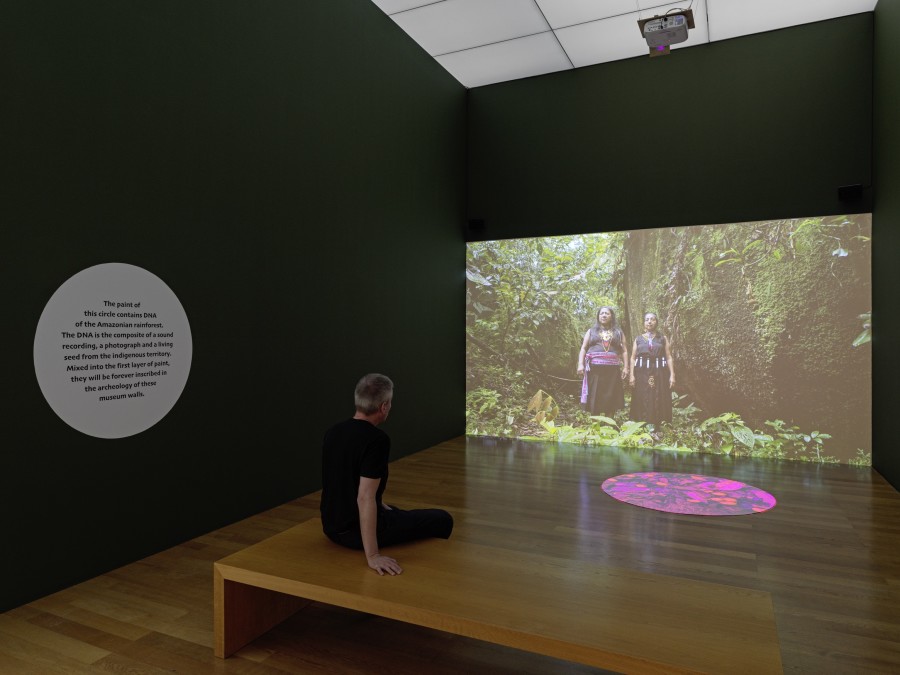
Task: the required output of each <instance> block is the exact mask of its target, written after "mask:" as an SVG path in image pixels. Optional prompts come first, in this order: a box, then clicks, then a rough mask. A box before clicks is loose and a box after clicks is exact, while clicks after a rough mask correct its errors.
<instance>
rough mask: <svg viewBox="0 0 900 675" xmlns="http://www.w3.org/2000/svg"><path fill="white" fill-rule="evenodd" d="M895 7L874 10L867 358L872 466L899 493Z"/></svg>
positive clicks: (898, 26)
mask: <svg viewBox="0 0 900 675" xmlns="http://www.w3.org/2000/svg"><path fill="white" fill-rule="evenodd" d="M898 30H900V3H897V2H890V0H881V2H879V3H878V4H877V5H876V7H875V136H874V138H875V143H874V145H875V212H874V214H873V216H872V218H873V228H872V229H873V230H874V233H875V236H876V237H877V238H878V239H877V242H878V245H877V246H874V247H873V249H872V254H873V260H872V267H873V276H874V277H875V287H874V290H873V296H874V298H873V309H872V311H873V318H874V320H875V324H874V331H873V335H874V339H873V341H872V347H873V349H872V353H873V355H874V359H875V364H876V367H875V369H874V373H873V378H872V380H873V382H872V385H873V391H874V394H875V395H874V397H873V400H874V410H873V413H874V426H873V438H874V445H875V448H876V450H877V452H876V453H873V454H874V461H873V464H874V466H875V468H876V469H877V470H878V471H879V473H881V475H882V476H884V477H885V478H887V480H888V481H890V483H891V484H892V485H893V486H894V487H895V488H897V489H898V490H900V450H898V449H897V447H896V445H897V444H896V440H895V438H894V433H893V431H894V430H893V425H894V424H895V423H896V419H897V408H898V405H900V393H898V390H897V381H898V379H900V353H898V350H897V348H896V347H895V346H894V345H893V344H892V340H891V339H890V337H889V336H891V335H897V334H900V319H898V312H897V289H898V288H900V265H898V264H897V252H898V251H900V189H898V186H900V128H898V126H897V120H898V119H900V44H898V42H897V37H896V33H897V31H898Z"/></svg>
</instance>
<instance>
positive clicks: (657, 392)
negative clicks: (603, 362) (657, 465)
mask: <svg viewBox="0 0 900 675" xmlns="http://www.w3.org/2000/svg"><path fill="white" fill-rule="evenodd" d="M658 324H659V319H658V317H657V316H656V314H655V313H654V312H647V313H646V314H644V332H643V333H642V334H641V335H638V336H637V338H635V340H634V345H633V348H632V350H631V357H632V359H633V362H632V365H631V378H630V379H629V383H630V384H631V386H632V387H634V391H633V392H632V394H631V414H630V418H631V419H633V420H636V421H641V422H647V423H648V424H649V425H651V431H654V432H655V430H656V428H657V427H658V426H659V424H660V423H662V422H671V421H672V388H673V387H674V386H675V363H674V362H673V360H672V344H671V341H670V340H669V339H668V338H666V336H665V335H663V334H661V333H660V332H659V330H658Z"/></svg>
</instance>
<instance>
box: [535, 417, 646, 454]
mask: <svg viewBox="0 0 900 675" xmlns="http://www.w3.org/2000/svg"><path fill="white" fill-rule="evenodd" d="M590 419H591V423H590V424H588V425H587V426H584V427H574V426H571V425H560V426H556V425H555V424H554V423H553V422H546V421H545V422H541V426H542V427H543V428H544V429H545V430H546V431H547V434H548V435H549V436H550V438H552V439H555V440H556V441H557V442H559V443H575V444H580V445H607V446H614V447H619V448H634V447H639V446H646V445H650V444H652V443H653V438H652V437H651V436H650V434H649V433H648V432H647V430H646V425H645V424H644V423H643V422H632V421H628V422H625V423H624V424H622V425H621V426H620V425H619V424H618V423H617V422H616V421H615V420H614V419H611V418H609V417H604V416H601V415H595V416H592V417H591V418H590Z"/></svg>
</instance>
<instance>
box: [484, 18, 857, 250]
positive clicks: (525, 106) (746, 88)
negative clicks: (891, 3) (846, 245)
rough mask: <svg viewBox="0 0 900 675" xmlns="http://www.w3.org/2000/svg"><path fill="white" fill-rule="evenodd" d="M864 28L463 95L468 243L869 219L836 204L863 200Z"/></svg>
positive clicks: (723, 45)
mask: <svg viewBox="0 0 900 675" xmlns="http://www.w3.org/2000/svg"><path fill="white" fill-rule="evenodd" d="M872 23H873V21H872V14H871V13H868V14H861V15H856V16H851V17H847V18H843V19H837V20H833V21H826V22H821V23H816V24H809V25H805V26H799V27H796V28H790V29H786V30H781V31H774V32H770V33H763V34H759V35H752V36H748V37H744V38H737V39H733V40H727V41H724V42H716V43H712V44H708V45H701V46H697V47H693V48H691V49H684V50H678V51H675V52H673V53H672V55H670V56H668V57H663V58H654V59H650V58H648V57H641V58H635V59H629V60H626V61H619V62H616V63H610V64H603V65H599V66H594V67H590V68H581V69H577V70H572V71H567V72H564V73H557V74H553V75H548V76H543V77H536V78H530V79H526V80H519V81H515V82H508V83H503V84H497V85H493V86H490V87H483V88H479V89H474V90H472V91H470V99H469V124H470V136H469V153H470V160H469V174H468V178H469V184H468V185H469V217H470V218H483V219H484V221H485V229H484V230H483V231H481V232H471V233H470V238H472V239H476V238H477V239H501V238H507V237H525V236H543V235H549V234H571V233H577V232H600V231H605V230H621V229H633V228H644V227H660V226H663V227H664V226H670V225H701V224H708V223H721V222H740V221H746V220H756V219H764V218H771V217H791V216H815V215H827V214H833V213H840V212H843V211H849V210H852V211H854V212H865V211H870V210H871V204H872V202H871V190H867V191H866V192H865V195H864V199H863V200H862V201H861V202H857V203H854V204H851V205H846V204H842V203H841V202H839V200H838V195H837V188H838V187H839V186H842V185H847V184H854V183H861V184H863V185H867V186H868V185H870V184H871V140H872V139H871V133H872V132H871V124H872V32H873V28H872ZM838 46H839V48H838Z"/></svg>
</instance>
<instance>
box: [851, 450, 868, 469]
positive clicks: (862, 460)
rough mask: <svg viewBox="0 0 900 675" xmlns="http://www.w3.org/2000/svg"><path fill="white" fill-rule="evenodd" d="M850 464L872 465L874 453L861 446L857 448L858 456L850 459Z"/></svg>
mask: <svg viewBox="0 0 900 675" xmlns="http://www.w3.org/2000/svg"><path fill="white" fill-rule="evenodd" d="M849 464H850V466H860V467H862V466H872V453H871V452H866V451H865V450H863V449H861V448H857V449H856V457H853V458H851V459H850V462H849Z"/></svg>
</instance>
